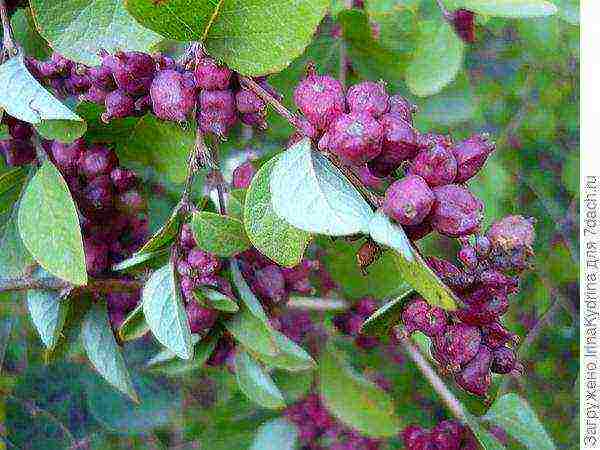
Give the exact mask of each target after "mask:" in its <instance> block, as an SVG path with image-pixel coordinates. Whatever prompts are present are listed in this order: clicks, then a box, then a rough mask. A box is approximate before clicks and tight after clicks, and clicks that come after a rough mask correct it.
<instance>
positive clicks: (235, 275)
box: [230, 260, 269, 322]
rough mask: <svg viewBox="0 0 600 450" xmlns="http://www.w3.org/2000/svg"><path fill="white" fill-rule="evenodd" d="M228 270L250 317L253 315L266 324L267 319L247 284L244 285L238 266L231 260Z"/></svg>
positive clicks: (244, 281)
mask: <svg viewBox="0 0 600 450" xmlns="http://www.w3.org/2000/svg"><path fill="white" fill-rule="evenodd" d="M230 268H231V279H232V281H233V284H234V285H235V287H236V288H237V290H238V293H239V295H240V298H241V299H242V302H244V304H245V305H246V307H247V308H248V310H249V311H250V313H251V314H252V315H254V316H255V317H256V318H258V319H259V320H261V321H262V322H268V321H269V319H268V318H267V315H266V314H265V310H264V309H263V307H262V305H261V303H260V301H259V300H258V299H257V298H256V295H254V293H253V292H252V290H251V289H250V286H248V283H246V280H244V276H243V275H242V272H241V271H240V266H239V264H238V262H237V261H235V260H232V261H231V263H230Z"/></svg>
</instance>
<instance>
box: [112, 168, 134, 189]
mask: <svg viewBox="0 0 600 450" xmlns="http://www.w3.org/2000/svg"><path fill="white" fill-rule="evenodd" d="M110 180H111V181H112V183H113V185H114V187H115V189H116V191H117V192H125V191H127V190H128V189H131V188H132V187H133V186H135V184H136V182H137V177H136V175H135V172H134V171H133V170H129V169H124V168H123V167H116V168H114V169H113V170H112V171H111V172H110Z"/></svg>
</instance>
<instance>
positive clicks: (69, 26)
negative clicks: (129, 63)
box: [29, 0, 161, 66]
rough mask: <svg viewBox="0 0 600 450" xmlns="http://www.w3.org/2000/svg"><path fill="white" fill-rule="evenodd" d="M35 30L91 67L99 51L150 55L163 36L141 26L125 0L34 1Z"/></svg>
mask: <svg viewBox="0 0 600 450" xmlns="http://www.w3.org/2000/svg"><path fill="white" fill-rule="evenodd" d="M29 4H30V6H31V11H32V13H33V17H34V20H35V23H36V27H37V29H38V31H39V32H40V34H41V35H42V37H43V38H44V39H46V40H47V41H48V42H49V43H50V46H51V47H52V48H53V49H54V50H55V51H57V52H59V53H61V54H62V55H64V56H65V57H67V58H69V59H71V60H73V61H77V62H81V63H84V64H87V65H90V66H94V65H98V64H100V61H101V60H100V57H99V56H98V52H99V51H100V50H106V51H108V52H109V53H114V52H115V51H117V50H121V51H128V50H136V51H140V52H150V50H151V49H152V47H153V46H154V45H155V44H157V43H158V42H159V41H160V40H161V37H160V36H159V35H158V34H156V33H153V32H152V31H150V30H147V29H145V28H143V27H141V26H140V25H139V24H137V23H136V21H135V20H134V19H133V18H132V17H131V16H130V15H129V14H128V13H127V11H126V10H125V7H124V5H123V2H122V0H53V1H51V2H48V1H47V0H31V1H30V3H29Z"/></svg>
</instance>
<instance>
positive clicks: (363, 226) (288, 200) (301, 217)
mask: <svg viewBox="0 0 600 450" xmlns="http://www.w3.org/2000/svg"><path fill="white" fill-rule="evenodd" d="M255 179H256V178H255ZM269 184H270V190H271V199H272V202H273V209H274V211H275V214H277V215H278V216H279V217H281V218H282V219H284V220H285V221H287V222H289V223H290V224H291V225H293V226H295V227H297V228H300V229H301V230H304V231H307V232H309V233H320V234H327V235H329V236H346V235H350V234H356V233H359V232H368V229H369V228H368V225H369V221H370V220H371V217H372V216H373V211H372V210H371V207H370V206H369V205H368V203H367V202H366V201H365V200H364V199H363V198H362V196H361V195H360V193H359V192H358V191H357V190H356V188H355V187H354V186H352V184H350V182H349V181H348V180H347V179H346V177H345V176H344V175H343V174H342V173H341V172H340V171H339V170H338V168H337V167H335V166H334V165H333V164H332V163H331V162H330V161H329V160H328V159H326V158H325V157H324V156H323V155H321V153H319V152H313V151H312V149H311V143H310V139H303V140H302V141H300V142H298V143H297V144H296V145H294V146H292V147H290V148H289V149H288V150H286V151H285V152H284V153H282V154H281V155H280V156H279V159H278V160H277V161H276V162H275V165H274V166H273V169H272V170H271V176H270V183H269ZM246 203H248V200H246Z"/></svg>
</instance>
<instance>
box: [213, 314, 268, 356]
mask: <svg viewBox="0 0 600 450" xmlns="http://www.w3.org/2000/svg"><path fill="white" fill-rule="evenodd" d="M223 325H225V328H227V331H229V332H230V333H231V335H232V336H233V337H234V338H235V340H237V341H238V342H239V343H240V344H242V345H243V346H244V347H247V348H248V349H250V350H252V351H255V352H257V353H260V354H263V355H266V356H271V357H274V356H277V354H278V353H279V347H278V346H277V342H276V340H275V336H274V333H273V332H274V330H273V329H272V328H271V326H270V325H268V323H266V322H264V321H262V320H260V319H259V318H257V317H256V316H255V315H253V314H252V313H251V312H250V311H249V310H248V309H247V308H243V307H242V308H241V309H240V311H239V312H238V313H237V314H236V315H235V316H233V317H232V318H231V319H229V320H226V321H225V322H223Z"/></svg>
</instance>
